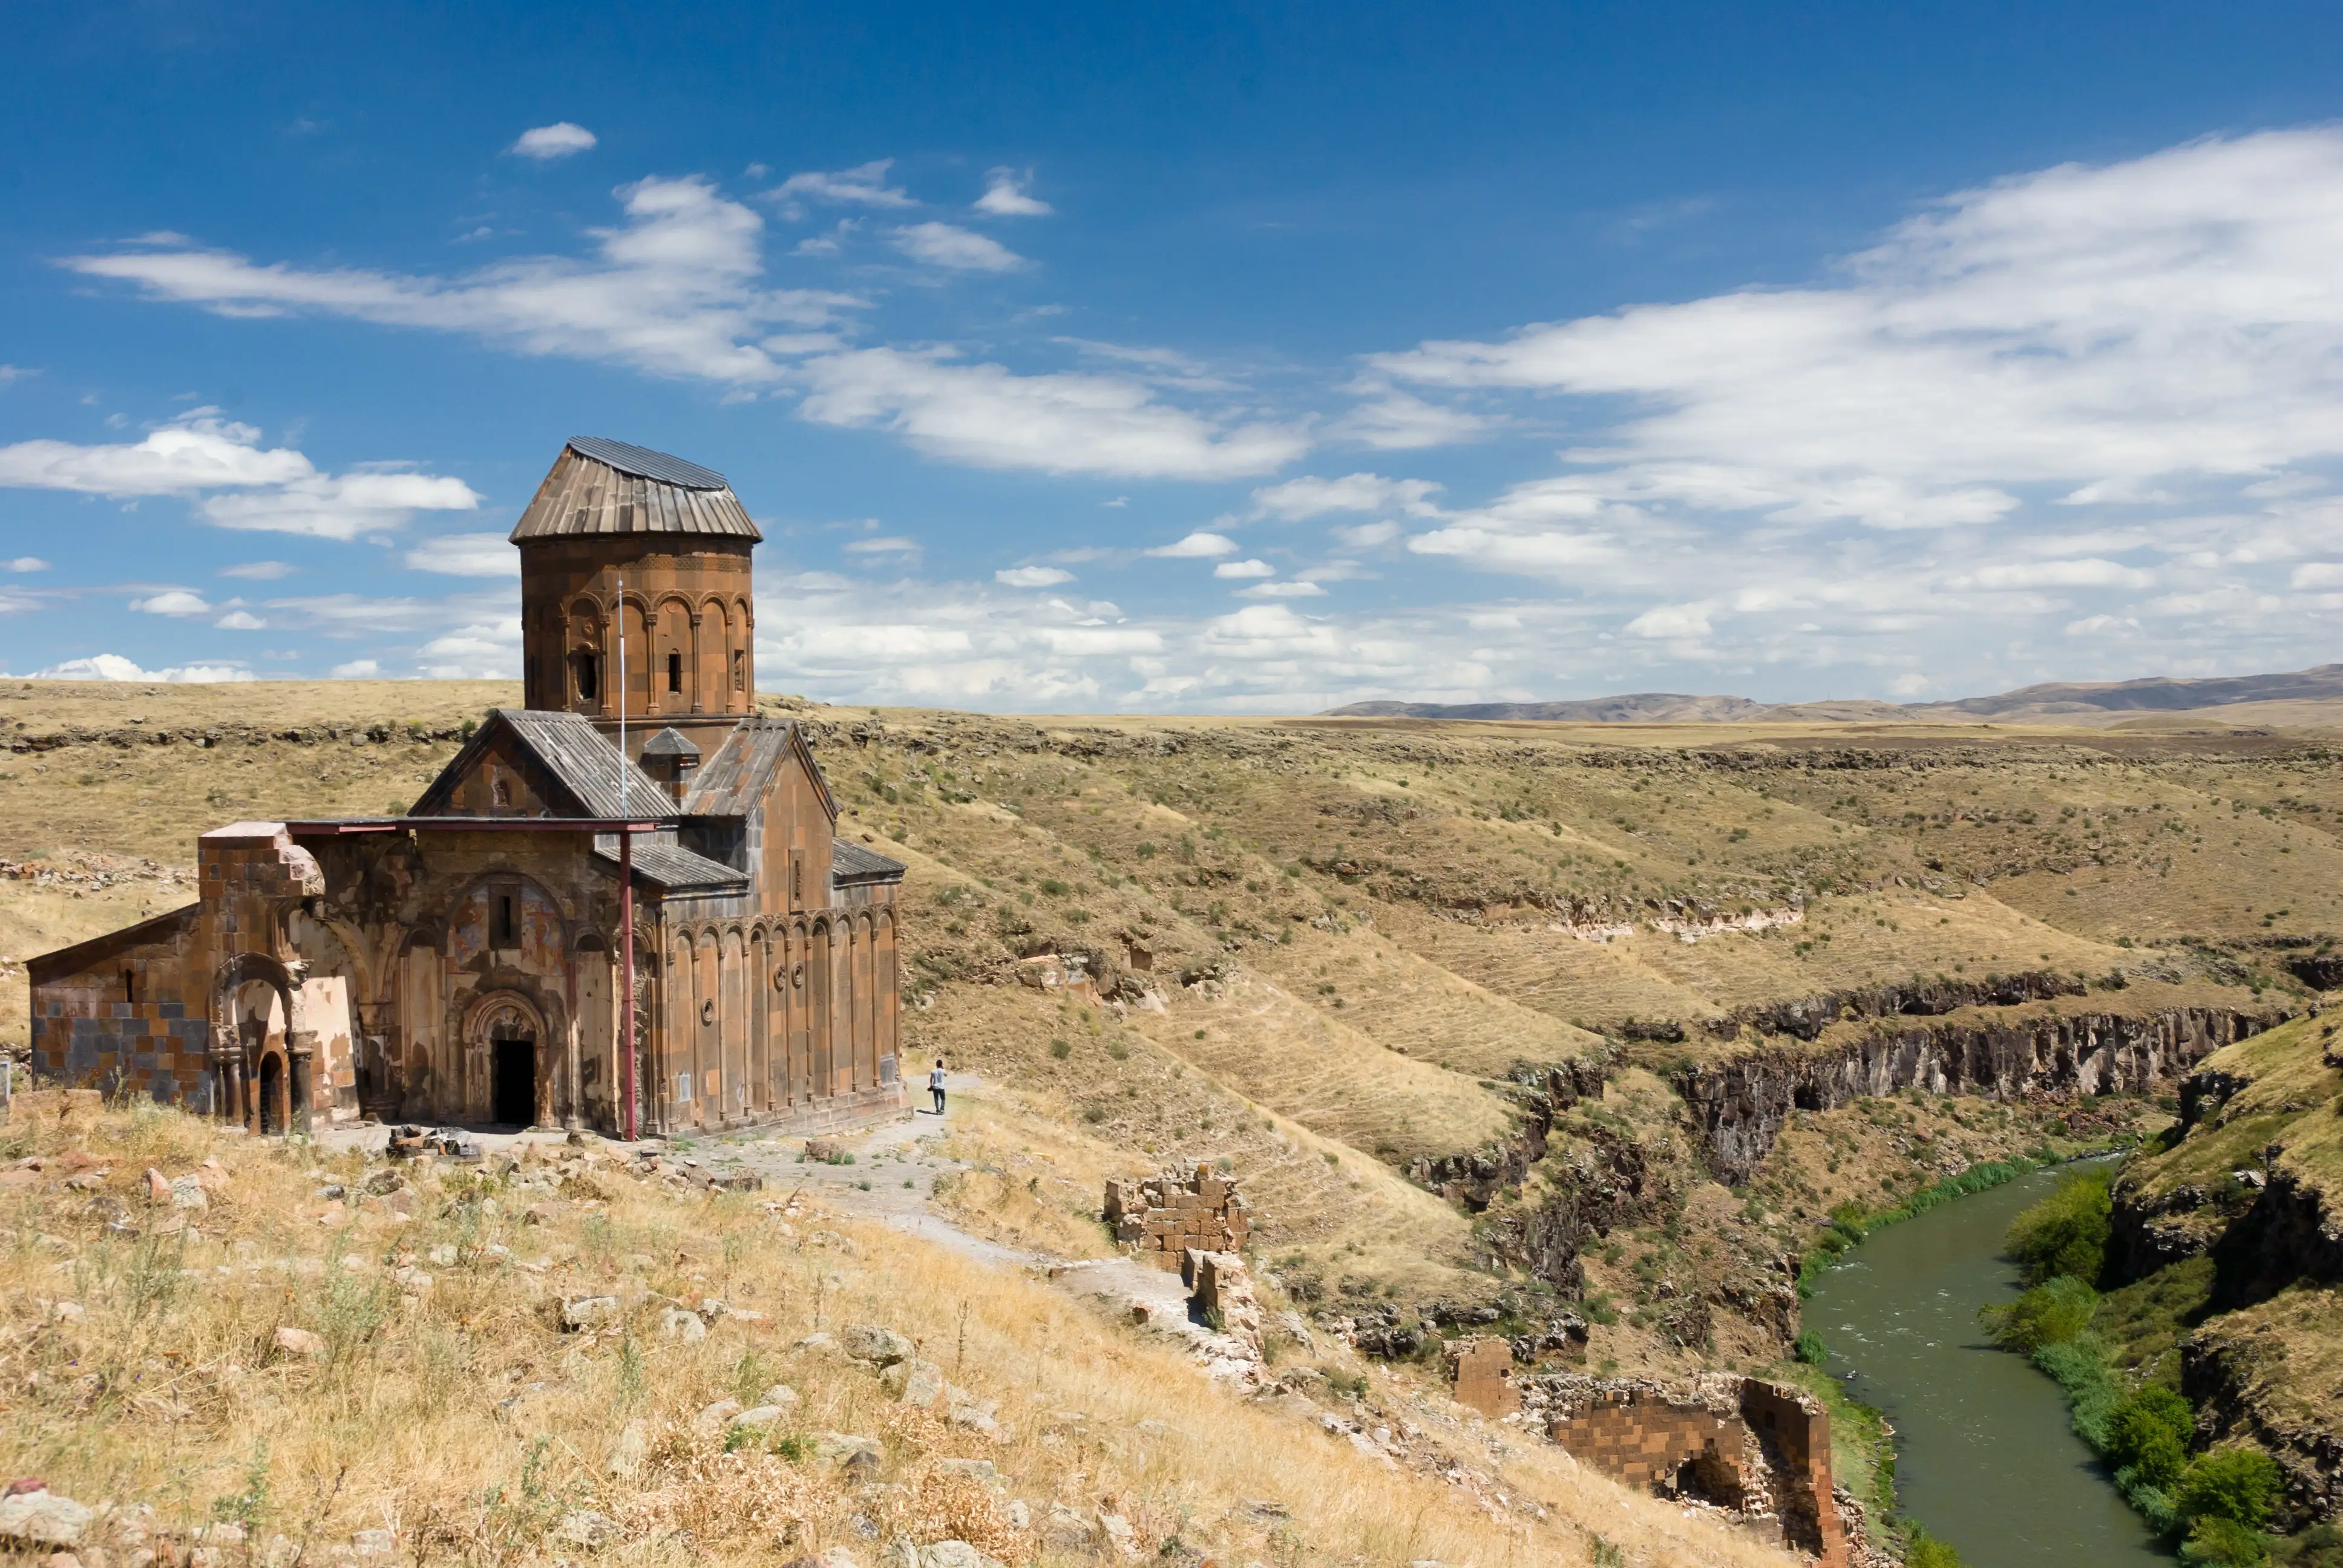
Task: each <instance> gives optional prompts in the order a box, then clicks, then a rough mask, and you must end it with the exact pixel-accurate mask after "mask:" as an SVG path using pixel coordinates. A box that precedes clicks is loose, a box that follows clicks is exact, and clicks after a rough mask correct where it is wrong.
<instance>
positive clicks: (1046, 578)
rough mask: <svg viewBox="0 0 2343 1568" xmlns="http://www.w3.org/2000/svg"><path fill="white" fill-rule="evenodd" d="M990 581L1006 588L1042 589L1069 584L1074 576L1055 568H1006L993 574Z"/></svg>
mask: <svg viewBox="0 0 2343 1568" xmlns="http://www.w3.org/2000/svg"><path fill="white" fill-rule="evenodd" d="M992 580H993V581H994V582H997V583H1000V584H1001V585H1002V586H1003V587H1006V588H1055V587H1057V586H1058V585H1059V584H1060V583H1070V582H1071V581H1073V580H1074V574H1073V573H1071V572H1070V571H1064V570H1061V569H1060V568H1057V567H1008V568H1003V569H1002V570H1001V571H997V572H995V573H993V574H992Z"/></svg>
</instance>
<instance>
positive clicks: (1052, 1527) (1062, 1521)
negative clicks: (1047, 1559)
mask: <svg viewBox="0 0 2343 1568" xmlns="http://www.w3.org/2000/svg"><path fill="white" fill-rule="evenodd" d="M1091 1534H1092V1531H1091V1526H1090V1522H1089V1521H1088V1520H1086V1519H1084V1518H1083V1517H1082V1516H1081V1514H1079V1513H1075V1512H1074V1511H1073V1510H1072V1509H1071V1508H1069V1507H1067V1506H1066V1505H1065V1504H1064V1503H1051V1504H1050V1516H1049V1518H1047V1519H1045V1520H1043V1521H1042V1523H1041V1541H1042V1543H1043V1544H1045V1545H1048V1546H1052V1547H1055V1548H1056V1549H1058V1550H1059V1551H1061V1552H1079V1551H1081V1549H1082V1548H1083V1547H1085V1546H1088V1545H1089V1544H1090V1543H1091Z"/></svg>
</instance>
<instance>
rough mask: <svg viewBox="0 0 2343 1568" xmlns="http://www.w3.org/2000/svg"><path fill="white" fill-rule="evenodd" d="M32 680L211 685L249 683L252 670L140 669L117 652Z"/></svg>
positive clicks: (39, 673) (72, 662)
mask: <svg viewBox="0 0 2343 1568" xmlns="http://www.w3.org/2000/svg"><path fill="white" fill-rule="evenodd" d="M28 678H29V679H33V680H156V681H164V682H176V683H209V682H215V681H227V680H250V679H252V678H253V674H252V671H250V670H248V669H246V668H243V667H242V666H240V665H233V664H185V665H174V666H171V667H168V668H163V669H141V668H138V666H137V665H136V663H134V662H133V661H131V660H130V659H126V658H123V657H122V656H121V655H120V654H118V653H101V654H97V655H96V656H95V657H93V658H68V659H66V660H65V662H63V663H62V664H53V665H50V666H49V667H48V668H45V669H36V670H35V671H33V673H32V674H31V676H29V677H28Z"/></svg>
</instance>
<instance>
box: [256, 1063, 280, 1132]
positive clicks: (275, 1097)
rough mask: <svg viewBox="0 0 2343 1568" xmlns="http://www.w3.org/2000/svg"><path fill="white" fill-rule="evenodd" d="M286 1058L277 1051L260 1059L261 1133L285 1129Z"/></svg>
mask: <svg viewBox="0 0 2343 1568" xmlns="http://www.w3.org/2000/svg"><path fill="white" fill-rule="evenodd" d="M284 1106H285V1059H284V1058H283V1057H282V1056H279V1055H278V1054H277V1052H275V1051H273V1050H272V1051H270V1052H269V1053H268V1054H267V1055H266V1056H264V1057H262V1058H261V1059H260V1134H261V1136H262V1137H264V1138H266V1137H270V1136H273V1135H274V1134H277V1133H279V1132H282V1131H285V1110H284Z"/></svg>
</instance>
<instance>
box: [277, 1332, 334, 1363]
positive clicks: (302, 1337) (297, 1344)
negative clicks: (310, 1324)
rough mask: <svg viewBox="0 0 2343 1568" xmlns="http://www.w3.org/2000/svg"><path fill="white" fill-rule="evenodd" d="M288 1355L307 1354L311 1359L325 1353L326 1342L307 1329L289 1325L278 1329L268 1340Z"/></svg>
mask: <svg viewBox="0 0 2343 1568" xmlns="http://www.w3.org/2000/svg"><path fill="white" fill-rule="evenodd" d="M271 1343H273V1344H275V1345H276V1347H277V1349H278V1350H280V1351H283V1352H285V1353H286V1354H287V1355H289V1356H308V1357H310V1358H312V1359H313V1360H314V1359H315V1358H317V1357H318V1356H322V1355H324V1354H325V1353H326V1342H325V1341H324V1340H323V1339H322V1338H320V1337H319V1336H317V1335H316V1334H313V1333H311V1332H309V1331H308V1330H307V1329H297V1328H293V1327H291V1326H289V1325H288V1326H287V1327H285V1328H281V1329H278V1330H277V1334H276V1337H275V1339H274V1340H272V1341H271Z"/></svg>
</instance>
